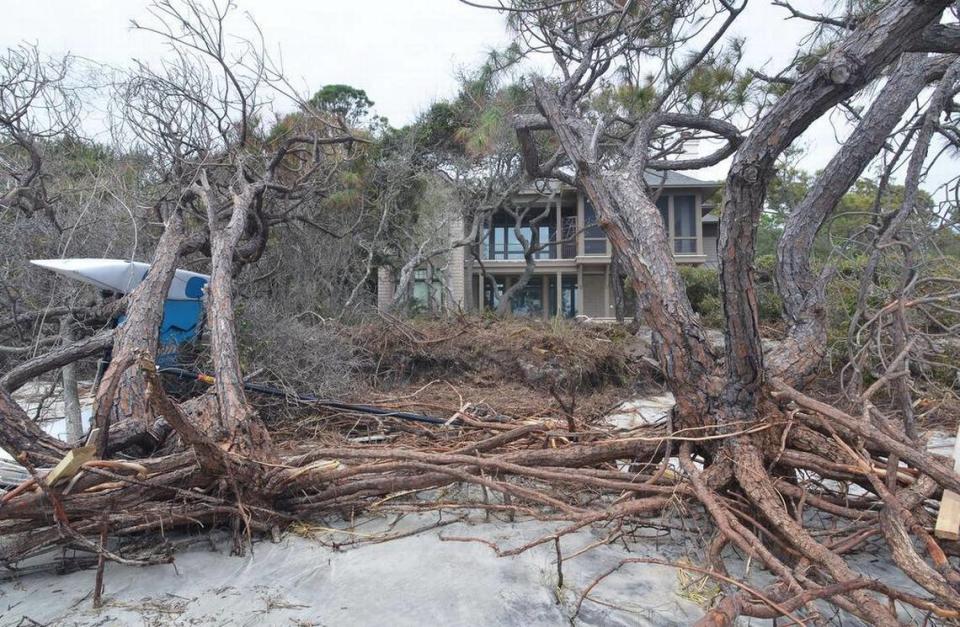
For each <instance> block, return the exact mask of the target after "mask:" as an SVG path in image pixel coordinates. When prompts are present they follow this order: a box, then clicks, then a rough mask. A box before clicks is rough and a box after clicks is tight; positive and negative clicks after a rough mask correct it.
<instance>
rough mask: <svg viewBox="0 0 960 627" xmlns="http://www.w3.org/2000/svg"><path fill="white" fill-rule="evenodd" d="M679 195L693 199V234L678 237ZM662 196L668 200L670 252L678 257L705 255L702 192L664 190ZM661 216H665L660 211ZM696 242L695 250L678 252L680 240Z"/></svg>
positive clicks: (667, 227) (666, 225)
mask: <svg viewBox="0 0 960 627" xmlns="http://www.w3.org/2000/svg"><path fill="white" fill-rule="evenodd" d="M677 196H689V197H691V198H692V199H693V230H694V235H693V236H683V237H677V234H676V225H677V222H676V220H677V217H676V205H675V202H674V200H675V198H676V197H677ZM661 198H665V199H666V201H667V217H666V219H667V224H665V225H664V226H665V227H666V231H667V239H668V240H669V241H670V252H671V253H672V254H673V255H674V256H676V257H699V256H702V255H703V215H701V212H702V211H703V209H702V207H701V202H700V194H699V193H697V192H693V191H678V192H670V193H668V192H666V191H664V193H663V195H662V196H661ZM658 209H659V208H658ZM660 215H661V218H662V217H663V212H661V213H660ZM690 241H692V242H693V243H694V250H693V252H678V251H677V243H678V242H690Z"/></svg>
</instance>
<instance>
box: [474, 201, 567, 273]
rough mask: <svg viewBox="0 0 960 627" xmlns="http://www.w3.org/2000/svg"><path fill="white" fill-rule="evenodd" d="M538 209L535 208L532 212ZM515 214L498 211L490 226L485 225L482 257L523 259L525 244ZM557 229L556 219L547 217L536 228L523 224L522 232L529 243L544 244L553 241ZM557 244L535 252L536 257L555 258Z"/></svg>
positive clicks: (481, 250)
mask: <svg viewBox="0 0 960 627" xmlns="http://www.w3.org/2000/svg"><path fill="white" fill-rule="evenodd" d="M536 212H538V210H536V209H534V210H533V211H532V213H536ZM515 224H516V222H515V221H514V218H513V216H511V215H508V214H505V213H496V214H494V215H493V217H492V218H491V219H490V222H489V223H488V226H486V227H484V233H483V239H482V240H481V242H480V255H481V258H482V259H494V260H510V259H515V260H520V261H522V260H523V244H522V243H521V242H520V238H519V237H517V232H516V230H515V229H514V225H515ZM555 231H556V220H555V219H554V218H552V217H547V218H545V219H544V220H542V221H541V222H540V224H539V225H538V226H537V227H536V233H534V228H533V227H530V226H529V225H525V226H521V227H520V232H521V233H522V234H523V237H524V239H526V240H527V243H528V244H529V245H536V244H544V243H547V242H552V241H553V240H554V239H555V238H554V233H555ZM554 248H555V246H546V247H544V248H543V250H540V251H539V252H537V253H535V254H534V258H535V259H553V258H554V250H553V249H554Z"/></svg>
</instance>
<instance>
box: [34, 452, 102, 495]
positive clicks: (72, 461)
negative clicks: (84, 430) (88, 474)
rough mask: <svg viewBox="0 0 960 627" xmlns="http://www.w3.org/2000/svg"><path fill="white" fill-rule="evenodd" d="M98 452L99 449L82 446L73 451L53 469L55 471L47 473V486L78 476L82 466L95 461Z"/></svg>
mask: <svg viewBox="0 0 960 627" xmlns="http://www.w3.org/2000/svg"><path fill="white" fill-rule="evenodd" d="M96 452H97V447H95V446H81V447H80V448H75V449H73V450H71V451H70V452H68V453H67V454H66V455H65V456H64V458H63V459H61V460H60V463H59V464H57V465H56V466H54V467H53V470H51V471H50V472H49V473H47V476H46V477H44V481H46V483H47V485H49V486H52V485H53V484H54V483H56V482H57V481H59V480H60V479H69V478H70V477H72V476H73V475H75V474H77V471H78V470H80V466H83V465H84V464H85V463H87V462H88V461H90V460H91V459H93V455H94V454H95V453H96Z"/></svg>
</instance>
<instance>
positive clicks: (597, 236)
mask: <svg viewBox="0 0 960 627" xmlns="http://www.w3.org/2000/svg"><path fill="white" fill-rule="evenodd" d="M583 227H584V228H583V254H584V255H606V254H607V236H606V234H605V233H604V232H603V228H602V227H601V226H600V225H599V224H597V212H596V211H595V210H594V208H593V205H592V204H591V203H590V200H589V199H588V198H587V197H586V196H584V197H583Z"/></svg>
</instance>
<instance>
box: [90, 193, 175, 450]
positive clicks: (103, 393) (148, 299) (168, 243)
mask: <svg viewBox="0 0 960 627" xmlns="http://www.w3.org/2000/svg"><path fill="white" fill-rule="evenodd" d="M183 237H184V233H183V217H182V216H181V215H180V212H179V211H174V213H173V214H172V215H171V216H170V218H169V219H168V220H167V224H166V226H165V228H164V231H163V235H161V237H160V241H159V242H158V243H157V249H156V252H155V253H154V258H153V262H152V264H151V266H150V270H149V271H148V272H147V276H146V277H145V278H144V279H143V281H142V282H141V283H140V285H138V286H137V287H136V289H135V290H134V291H133V292H131V294H130V298H129V305H128V307H127V312H126V319H125V320H124V321H123V323H122V324H121V325H120V326H119V327H118V328H117V330H116V336H115V338H114V343H113V357H112V360H111V362H110V365H109V366H107V370H106V372H105V373H104V375H103V380H102V381H101V383H100V385H99V387H98V389H97V396H96V402H95V407H96V409H95V412H94V416H95V420H96V421H97V422H96V427H97V428H98V429H105V428H108V427H107V424H106V423H107V422H109V423H112V424H118V423H120V422H123V421H126V420H134V421H137V422H138V423H139V424H140V426H141V427H142V428H144V429H148V428H150V426H152V425H153V424H154V422H156V420H157V418H158V416H157V415H155V413H154V411H153V408H152V407H151V404H150V403H149V402H148V400H147V398H146V395H145V388H146V385H145V381H144V379H143V374H142V372H141V371H140V369H139V368H138V367H136V360H135V359H134V357H135V356H138V355H139V356H144V357H147V358H149V359H150V360H151V361H153V360H155V359H156V355H157V345H158V342H159V338H158V331H159V329H160V323H161V322H162V321H163V306H164V302H165V300H166V297H167V291H168V290H169V289H170V283H171V282H172V281H173V275H174V272H175V271H176V269H177V260H178V259H179V258H180V254H179V251H180V244H181V243H182V241H183ZM114 390H115V391H116V396H115V397H114V394H113V391H114ZM108 403H109V404H110V405H111V409H110V412H107V411H106V408H105V407H104V405H105V404H108ZM101 453H102V451H101Z"/></svg>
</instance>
